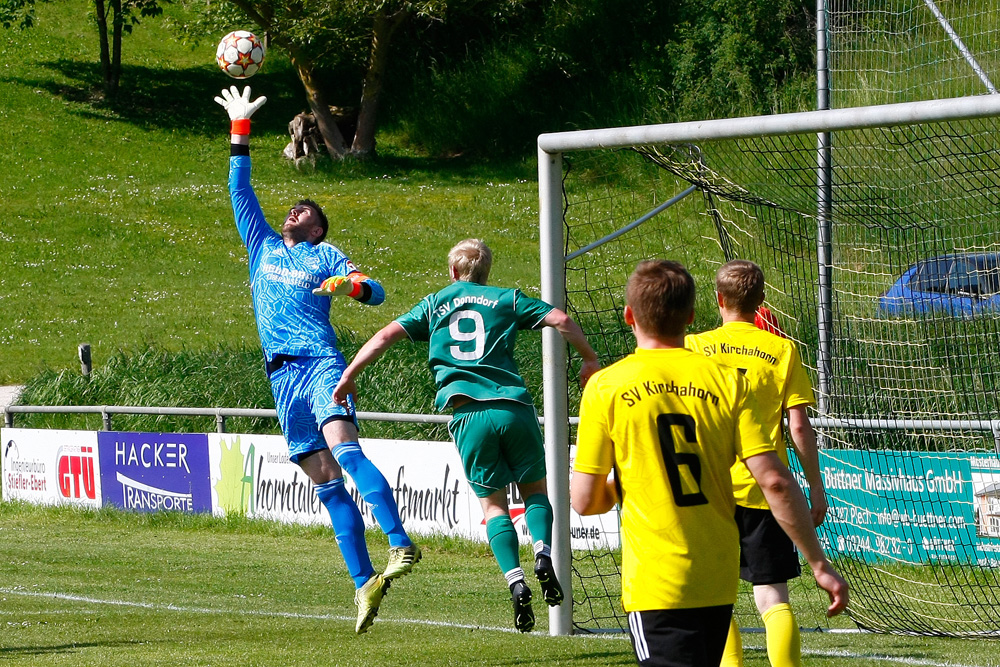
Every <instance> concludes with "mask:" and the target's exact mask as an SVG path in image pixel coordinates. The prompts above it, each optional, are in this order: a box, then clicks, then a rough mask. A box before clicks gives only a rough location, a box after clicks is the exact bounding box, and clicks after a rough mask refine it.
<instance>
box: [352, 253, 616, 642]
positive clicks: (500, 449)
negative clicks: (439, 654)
mask: <svg viewBox="0 0 1000 667" xmlns="http://www.w3.org/2000/svg"><path fill="white" fill-rule="evenodd" d="M492 264H493V255H492V253H491V251H490V249H489V248H488V247H487V246H486V244H485V243H483V242H482V241H480V240H478V239H467V240H465V241H462V242H460V243H459V244H458V245H456V246H455V247H454V248H452V249H451V252H449V253H448V269H449V273H450V276H451V279H452V283H451V285H449V286H448V287H445V288H444V289H442V290H441V291H439V292H437V293H436V294H431V295H430V296H427V297H424V298H423V299H422V300H421V301H420V303H418V304H417V305H416V306H414V307H413V309H411V310H410V312H408V313H406V314H405V315H402V316H400V317H398V318H397V319H396V320H394V321H393V322H391V323H390V324H388V325H387V326H386V327H384V328H383V329H382V330H381V331H379V332H378V333H376V334H375V335H374V336H372V338H371V339H370V340H369V341H368V342H367V343H365V344H364V345H363V346H362V347H361V349H360V350H358V353H357V355H356V356H355V357H354V361H352V362H351V363H350V365H349V366H348V367H347V370H345V371H344V374H343V376H342V377H341V379H340V384H338V385H337V388H336V390H335V391H334V400H336V401H338V402H340V403H341V404H347V401H348V400H349V397H350V396H351V395H353V394H354V392H355V391H356V385H355V378H356V377H357V375H358V373H360V372H361V370H362V369H363V368H364V367H365V366H367V365H368V364H369V363H371V362H372V361H374V360H375V359H377V358H378V357H379V356H381V355H382V353H383V352H385V351H386V350H387V349H388V348H389V347H390V346H392V345H393V344H394V343H396V342H397V341H400V340H402V339H404V338H410V339H411V340H415V341H428V342H429V352H428V355H429V359H428V361H429V364H430V369H431V372H432V373H434V380H435V382H436V384H437V388H438V392H437V397H436V399H435V405H436V406H437V408H438V409H439V410H444V409H446V408H449V407H450V408H451V409H452V411H453V414H454V416H453V418H452V421H451V423H450V424H449V427H448V428H449V430H450V432H451V435H452V437H453V438H454V439H455V445H456V446H457V447H458V451H459V454H460V455H461V457H462V462H463V464H464V467H465V474H466V477H467V478H468V480H469V483H470V485H471V486H472V490H473V491H474V492H475V494H476V496H477V497H478V498H479V501H480V503H481V505H482V508H483V514H484V515H485V517H486V535H487V537H488V539H489V542H490V548H491V549H492V550H493V554H494V555H495V556H496V559H497V563H498V564H499V565H500V569H501V570H502V571H503V573H504V577H505V578H506V580H507V584H508V586H509V588H510V591H511V600H512V602H513V605H514V627H516V628H517V629H518V630H520V631H521V632H529V631H530V630H531V629H532V628H533V627H534V625H535V616H534V612H533V611H532V609H531V589H530V588H528V585H527V583H526V582H525V580H524V571H523V570H522V569H521V563H520V559H519V556H518V540H517V533H516V531H515V530H514V524H513V522H512V521H511V518H510V510H509V507H508V503H507V486H508V485H509V484H511V483H514V484H517V487H518V491H519V492H520V494H521V497H522V498H524V520H525V523H526V524H527V526H528V531H529V532H530V533H531V539H532V541H533V542H534V551H535V575H536V576H537V578H538V581H539V584H540V585H541V589H542V597H543V598H544V599H545V602H546V603H547V604H549V605H551V606H555V605H558V604H560V603H561V602H562V599H563V592H562V588H561V587H560V585H559V582H558V580H557V579H556V576H555V572H554V570H553V569H552V559H551V555H550V548H551V547H550V544H551V541H552V505H551V504H550V503H549V499H548V496H547V495H546V486H545V452H544V448H543V445H542V435H541V431H540V430H539V428H538V418H537V415H536V414H535V408H534V406H533V404H532V402H531V396H530V395H529V393H528V390H527V389H526V388H525V386H524V380H523V379H522V378H521V375H520V373H519V372H518V369H517V363H516V362H515V360H514V341H515V338H516V337H517V332H518V331H519V330H520V329H539V328H541V327H545V326H550V327H555V329H556V330H557V331H559V333H561V334H562V335H563V337H564V338H565V339H566V340H567V341H568V342H569V343H570V344H571V345H572V346H573V347H574V348H575V349H576V351H577V352H578V353H579V354H580V357H581V358H582V359H583V365H582V366H581V368H580V382H581V383H586V381H587V379H588V378H589V377H590V376H591V375H593V374H594V373H595V372H596V371H597V370H599V368H600V365H599V364H598V361H597V355H596V354H595V353H594V350H593V349H592V348H591V347H590V344H589V343H588V342H587V338H586V336H585V335H584V333H583V330H582V329H580V327H579V325H577V324H576V322H574V321H573V320H572V319H570V317H569V316H568V315H567V314H566V313H564V312H563V311H561V310H559V309H558V308H554V307H553V306H551V305H549V304H547V303H545V302H544V301H540V300H539V299H533V298H531V297H529V296H526V295H524V294H522V293H521V292H520V291H519V290H516V289H510V288H503V287H493V286H489V285H487V284H486V280H487V278H488V277H489V273H490V268H491V266H492Z"/></svg>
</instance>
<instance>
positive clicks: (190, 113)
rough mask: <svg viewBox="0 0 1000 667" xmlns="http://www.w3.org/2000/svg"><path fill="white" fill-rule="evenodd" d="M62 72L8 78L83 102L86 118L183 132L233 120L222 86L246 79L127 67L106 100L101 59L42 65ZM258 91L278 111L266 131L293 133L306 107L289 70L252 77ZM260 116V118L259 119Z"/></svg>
mask: <svg viewBox="0 0 1000 667" xmlns="http://www.w3.org/2000/svg"><path fill="white" fill-rule="evenodd" d="M39 65H40V66H41V67H44V68H46V69H48V70H50V71H51V72H53V73H54V74H56V75H57V76H55V77H53V78H44V79H25V78H19V77H12V78H7V79H6V80H7V81H11V82H13V83H17V84H20V85H23V86H27V87H30V88H32V89H35V90H44V91H46V92H48V93H49V94H51V95H52V96H53V97H56V98H59V99H62V100H64V101H67V102H73V103H76V104H79V105H83V106H82V107H81V108H78V109H74V110H72V111H71V113H76V114H78V115H81V116H84V117H93V118H99V119H101V120H116V121H120V122H123V123H129V124H132V125H135V126H137V127H143V128H157V129H163V130H183V131H185V132H191V133H196V134H205V135H211V136H217V135H218V133H219V128H220V127H224V126H225V125H227V123H228V119H227V118H226V115H225V112H224V111H223V110H222V109H221V107H219V106H218V105H217V104H216V103H215V101H214V98H215V96H216V95H218V94H219V91H221V90H222V89H223V88H228V87H229V86H231V85H234V84H236V85H238V86H239V87H240V88H241V89H242V87H243V85H244V84H243V82H241V81H237V80H236V79H230V78H229V77H227V76H225V75H224V74H222V73H221V72H219V71H217V70H214V69H212V68H209V67H191V68H187V69H163V68H153V67H145V66H137V65H123V66H122V76H121V84H120V87H119V93H118V96H117V97H116V98H115V99H110V100H109V99H105V98H104V95H103V92H102V90H101V87H102V82H103V75H102V73H101V67H100V64H99V63H95V62H85V61H80V60H71V59H67V58H60V59H59V60H53V61H47V62H42V63H39ZM246 83H247V84H248V85H251V88H253V89H254V90H255V93H259V94H266V95H267V98H268V107H269V108H270V109H273V110H274V111H273V112H272V113H270V114H267V116H266V117H262V118H261V119H260V120H259V122H257V123H255V125H256V126H257V127H258V128H260V129H261V131H264V132H278V133H282V134H285V133H287V131H288V125H287V124H288V121H289V120H291V119H292V117H294V116H295V114H297V113H299V112H300V111H303V110H305V109H306V108H307V104H306V101H305V99H304V93H303V91H302V87H301V85H300V84H299V81H298V79H297V78H296V77H295V75H294V73H292V72H291V71H290V70H278V71H274V72H266V73H261V74H258V75H257V76H256V77H254V79H253V81H252V82H250V81H247V82H246ZM255 120H257V119H255Z"/></svg>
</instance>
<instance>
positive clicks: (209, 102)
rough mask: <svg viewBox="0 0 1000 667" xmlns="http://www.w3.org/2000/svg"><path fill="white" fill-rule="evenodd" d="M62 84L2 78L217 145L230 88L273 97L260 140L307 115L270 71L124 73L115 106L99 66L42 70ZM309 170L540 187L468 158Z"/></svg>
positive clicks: (86, 113) (325, 164) (88, 112)
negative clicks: (246, 75) (245, 77)
mask: <svg viewBox="0 0 1000 667" xmlns="http://www.w3.org/2000/svg"><path fill="white" fill-rule="evenodd" d="M39 65H40V66H41V67H44V68H46V69H48V70H50V71H51V72H53V74H54V75H55V76H53V77H52V78H39V79H28V78H22V77H8V78H0V80H3V81H8V82H11V83H15V84H18V85H22V86H25V87H29V88H31V89H32V90H43V91H46V92H47V93H49V94H50V95H52V96H53V97H54V98H57V99H61V100H63V101H65V102H70V103H73V104H74V105H76V106H75V107H74V108H72V109H70V111H69V113H73V114H76V115H78V116H82V117H85V118H93V119H99V120H101V121H108V120H111V121H117V122H121V123H127V124H130V125H134V126H136V127H139V128H144V129H159V130H164V131H179V132H186V133H189V134H196V135H204V136H206V137H213V138H215V137H218V136H219V133H220V131H225V128H226V127H227V125H228V119H227V118H226V115H225V112H224V111H223V110H222V109H221V108H220V107H219V106H218V105H217V104H216V103H215V101H214V98H215V96H216V95H218V94H219V92H220V91H221V90H222V89H223V88H228V87H229V86H231V85H236V86H237V87H238V88H240V89H241V90H242V88H243V86H244V85H250V86H251V89H252V91H253V96H254V97H256V96H257V95H266V96H267V100H268V101H267V113H263V114H260V115H259V116H255V117H254V129H255V131H256V132H261V133H273V134H279V135H287V134H288V123H289V121H291V120H292V118H294V117H295V115H296V114H298V113H300V112H302V111H308V103H307V102H306V100H305V93H304V91H303V89H302V85H301V83H300V82H299V80H298V77H297V76H296V75H295V73H294V71H293V70H291V69H290V68H283V69H277V70H273V69H272V70H270V71H267V72H262V73H260V74H258V75H256V76H255V77H254V78H253V80H252V81H246V82H243V81H238V80H236V79H230V78H229V77H227V76H225V75H223V74H222V73H220V72H218V71H217V70H215V69H214V68H210V67H191V68H186V69H162V68H153V67H145V66H137V65H123V66H122V77H121V84H120V88H119V93H118V96H117V97H116V98H115V99H112V100H108V99H105V98H104V95H103V92H102V90H101V85H102V81H103V77H102V73H101V67H100V64H99V63H95V62H85V61H80V60H72V59H68V58H61V59H59V60H53V61H47V62H42V63H39ZM306 169H309V170H313V171H316V172H318V173H320V174H325V173H329V174H330V175H331V176H337V177H341V178H344V177H347V178H350V177H360V178H372V177H376V178H381V177H398V176H403V175H406V176H408V177H411V178H414V179H416V180H419V179H420V178H421V177H422V176H426V177H427V178H428V179H433V180H435V181H437V182H441V181H445V182H464V181H475V180H481V179H482V178H484V177H489V178H500V179H511V180H513V179H533V178H534V175H535V168H534V163H533V162H530V163H528V162H519V161H516V160H509V159H505V160H502V161H497V162H492V161H489V160H483V159H482V158H479V159H472V158H467V157H455V158H436V157H422V156H399V155H389V156H384V155H383V156H379V157H376V158H374V159H372V160H365V161H359V160H354V159H347V160H344V161H340V162H335V161H332V160H329V159H325V158H321V159H320V160H319V161H318V162H317V163H316V165H315V166H307V167H306Z"/></svg>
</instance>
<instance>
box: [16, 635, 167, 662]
mask: <svg viewBox="0 0 1000 667" xmlns="http://www.w3.org/2000/svg"><path fill="white" fill-rule="evenodd" d="M140 644H149V642H148V641H139V640H135V639H133V640H131V641H115V642H74V643H72V644H54V645H52V646H5V647H2V648H0V657H7V656H9V657H11V658H14V657H19V656H24V655H54V654H61V653H76V652H78V651H80V650H81V649H88V648H103V647H112V646H114V647H118V646H138V645H140Z"/></svg>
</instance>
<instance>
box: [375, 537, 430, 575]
mask: <svg viewBox="0 0 1000 667" xmlns="http://www.w3.org/2000/svg"><path fill="white" fill-rule="evenodd" d="M422 556H423V554H422V553H421V552H420V547H418V546H417V545H416V544H411V545H410V546H408V547H392V548H391V549H389V562H388V563H387V564H386V566H385V572H383V573H382V578H383V579H396V578H398V577H402V576H403V575H404V574H409V573H410V571H411V570H412V569H413V566H414V565H416V564H417V563H418V562H419V561H420V558H421V557H422Z"/></svg>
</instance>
